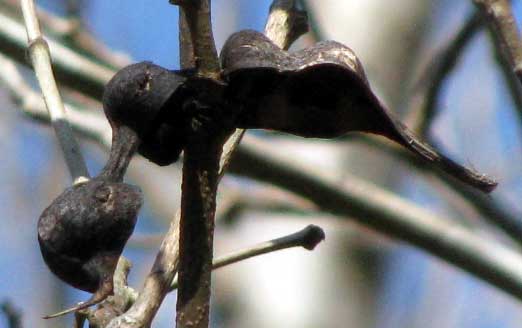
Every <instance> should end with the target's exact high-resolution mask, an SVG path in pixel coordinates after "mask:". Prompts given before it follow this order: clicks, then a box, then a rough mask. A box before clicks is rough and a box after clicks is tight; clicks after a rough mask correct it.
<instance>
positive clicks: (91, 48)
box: [0, 0, 130, 68]
mask: <svg viewBox="0 0 522 328" xmlns="http://www.w3.org/2000/svg"><path fill="white" fill-rule="evenodd" d="M70 3H71V2H70V1H69V2H68V3H67V7H68V8H67V11H68V13H69V17H60V16H57V15H54V14H53V13H51V12H49V11H47V10H45V9H43V8H41V7H39V6H37V7H36V14H37V17H38V20H39V21H40V23H41V26H42V28H43V29H44V31H46V32H47V33H50V34H51V35H52V36H54V37H56V38H59V39H62V40H63V41H64V43H66V44H67V46H70V47H71V48H73V49H75V50H78V51H79V52H81V53H82V54H84V55H87V56H89V57H91V58H95V59H96V60H98V61H100V62H102V63H104V64H106V65H108V66H110V67H112V68H117V67H120V66H125V65H127V64H129V63H130V58H129V57H128V56H126V55H125V54H123V53H119V52H114V51H111V50H110V49H109V48H108V47H107V46H106V45H105V44H104V43H102V42H100V41H99V40H98V39H96V37H94V36H93V35H92V34H91V33H90V32H89V31H88V30H87V27H86V26H85V24H84V23H83V21H82V19H81V17H79V15H78V9H79V8H78V5H75V4H72V5H70ZM0 6H2V8H5V9H6V12H8V13H9V14H11V15H12V16H13V17H15V18H17V19H18V17H20V16H21V12H20V11H19V9H20V7H19V0H3V1H1V2H0ZM71 6H75V8H72V7H71ZM20 18H21V17H20Z"/></svg>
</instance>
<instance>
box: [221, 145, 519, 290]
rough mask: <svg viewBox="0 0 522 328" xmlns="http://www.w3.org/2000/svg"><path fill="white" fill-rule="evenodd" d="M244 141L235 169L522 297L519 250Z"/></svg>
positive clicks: (354, 180) (359, 183) (355, 181)
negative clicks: (332, 179)
mask: <svg viewBox="0 0 522 328" xmlns="http://www.w3.org/2000/svg"><path fill="white" fill-rule="evenodd" d="M245 141H246V140H245ZM247 145H248V146H249V147H248V148H247ZM242 146H243V147H242V148H241V151H238V152H237V153H236V157H235V158H234V160H233V161H232V163H231V166H230V171H231V172H232V173H235V174H240V175H244V176H247V177H251V178H254V179H259V180H262V181H264V182H269V183H273V184H275V185H278V186H280V187H282V188H285V189H287V190H290V191H292V192H294V193H296V194H298V195H301V196H303V197H306V198H308V199H310V200H311V201H312V202H314V203H315V204H316V205H318V206H319V207H320V208H321V209H322V210H324V211H326V212H329V213H332V214H334V215H339V216H343V217H351V218H352V219H354V220H356V221H357V222H360V223H361V224H364V225H367V226H370V227H372V228H374V229H376V230H378V231H380V232H382V233H385V234H387V235H389V236H393V237H395V238H399V239H402V240H405V241H407V242H409V243H411V244H413V245H415V246H417V247H419V248H421V249H423V250H425V251H427V252H429V253H431V254H433V255H435V256H437V257H439V258H441V259H443V260H445V261H447V262H450V263H452V264H454V265H456V266H458V267H460V268H462V269H464V270H466V271H468V272H470V273H472V274H474V275H475V276H477V277H479V278H481V279H483V280H485V281H488V282H489V283H491V284H493V285H495V286H497V287H498V288H500V289H502V290H504V291H505V292H507V293H509V294H511V295H513V296H515V297H517V298H519V299H522V256H521V255H519V254H518V253H516V252H514V251H511V250H510V249H507V248H504V247H502V246H501V245H500V244H498V243H496V242H492V241H489V240H487V239H484V238H482V237H479V236H478V235H475V234H473V233H472V232H470V231H468V230H467V229H464V228H462V227H460V226H458V225H457V224H456V223H455V222H451V221H449V220H447V219H443V218H440V217H438V216H436V215H434V214H431V213H429V212H427V211H426V210H424V209H422V208H419V207H417V206H415V205H413V204H410V203H408V202H407V201H405V200H403V199H401V198H400V197H398V196H396V195H393V194H392V193H390V192H387V191H384V190H382V189H379V188H378V187H376V186H373V185H371V184H369V183H367V182H364V181H361V180H359V179H358V178H356V177H354V176H352V177H349V178H347V180H348V181H349V182H348V183H347V184H346V185H344V186H339V185H336V184H334V183H330V182H328V179H327V178H326V177H323V176H321V174H320V173H319V172H317V169H315V168H313V167H308V166H306V163H299V164H300V165H299V167H298V166H297V165H296V164H295V161H292V160H291V159H288V158H287V159H286V160H283V159H282V158H281V156H275V155H273V151H270V147H269V146H268V145H263V144H261V143H260V142H256V146H255V147H252V145H251V144H249V143H245V142H243V143H242ZM307 172H313V173H307Z"/></svg>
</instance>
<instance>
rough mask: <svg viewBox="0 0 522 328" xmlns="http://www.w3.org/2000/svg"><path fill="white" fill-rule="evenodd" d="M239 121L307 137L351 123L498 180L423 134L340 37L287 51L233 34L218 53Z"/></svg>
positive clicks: (466, 173) (461, 175) (454, 167)
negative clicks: (399, 115) (385, 100)
mask: <svg viewBox="0 0 522 328" xmlns="http://www.w3.org/2000/svg"><path fill="white" fill-rule="evenodd" d="M220 59H221V63H222V67H223V69H224V73H223V75H224V77H225V80H226V81H227V82H228V84H229V85H228V88H227V99H228V102H229V104H230V106H231V107H234V108H235V109H236V110H237V111H238V112H239V114H238V116H237V127H241V128H254V129H269V130H276V131H280V132H286V133H291V134H294V135H298V136H302V137H313V138H334V137H338V136H341V135H344V134H346V133H348V132H350V131H360V132H368V133H374V134H378V135H382V136H384V137H386V138H388V139H391V140H393V141H395V142H397V143H399V144H400V145H402V146H404V147H406V148H407V149H409V150H411V151H412V152H414V153H415V154H417V155H419V156H421V157H422V158H423V159H425V160H426V161H429V162H431V163H434V164H435V165H437V166H439V167H440V168H441V169H442V170H444V171H446V172H447V173H449V174H451V175H453V176H455V177H456V178H457V179H459V180H461V181H463V182H465V183H468V184H470V185H472V186H474V187H476V188H479V189H481V190H483V191H486V192H489V191H491V190H493V189H494V188H495V186H496V182H495V181H493V180H491V179H489V178H487V177H485V176H484V175H481V174H478V173H476V172H473V171H472V170H470V169H467V168H465V167H462V166H460V165H458V164H457V163H455V162H453V161H452V160H450V159H449V158H447V157H445V156H443V155H441V154H439V153H437V152H436V151H435V150H434V149H432V148H431V147H430V146H428V145H426V144H425V143H423V142H421V141H420V140H418V139H417V138H416V137H415V136H414V135H413V134H412V133H411V132H410V131H409V130H408V129H407V128H406V127H405V126H404V125H403V124H402V123H401V122H399V121H398V120H397V119H396V118H395V117H394V116H393V114H392V113H390V112H389V111H388V110H387V108H386V107H385V106H384V105H383V104H382V103H381V102H380V101H379V99H378V98H377V97H376V96H375V94H374V93H373V92H372V90H371V89H370V85H369V83H368V80H367V79H366V75H365V73H364V69H363V67H362V65H361V63H360V61H359V60H358V58H357V56H356V55H355V54H354V53H353V51H352V50H351V49H350V48H348V47H346V46H344V45H342V44H340V43H338V42H335V41H325V42H320V43H317V44H316V45H314V46H313V47H311V48H307V49H303V50H300V51H297V52H295V53H288V52H286V51H283V50H281V49H280V48H279V47H277V46H276V45H275V44H273V43H272V42H271V41H270V40H269V39H268V38H267V37H266V36H264V35H263V34H261V33H258V32H255V31H250V30H246V31H241V32H238V33H235V34H233V35H232V36H230V37H229V39H228V40H227V42H226V43H225V45H224V47H223V50H222V51H221V55H220Z"/></svg>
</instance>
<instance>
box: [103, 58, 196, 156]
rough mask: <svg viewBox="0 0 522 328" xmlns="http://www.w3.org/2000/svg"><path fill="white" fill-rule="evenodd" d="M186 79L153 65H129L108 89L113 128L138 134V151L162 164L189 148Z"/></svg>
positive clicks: (108, 112) (106, 95)
mask: <svg viewBox="0 0 522 328" xmlns="http://www.w3.org/2000/svg"><path fill="white" fill-rule="evenodd" d="M185 80H186V78H185V77H184V76H183V75H182V74H181V73H179V72H174V71H170V70H167V69H165V68H163V67H161V66H158V65H154V64H153V63H151V62H141V63H137V64H132V65H129V66H127V67H125V68H123V69H121V70H120V71H118V73H116V75H115V76H114V77H113V78H112V79H111V80H110V81H109V83H108V84H107V86H106V87H105V92H104V95H103V108H104V111H105V115H106V116H107V119H108V120H109V123H110V124H111V127H112V129H113V142H115V139H116V138H118V134H119V130H120V128H121V127H128V128H129V129H130V130H132V131H134V133H135V136H136V137H137V138H138V139H139V145H138V152H139V153H140V154H141V155H143V156H144V157H146V158H147V159H149V160H150V161H152V162H154V163H156V164H158V165H169V164H171V163H173V162H174V161H176V160H177V159H178V157H179V155H180V153H181V151H182V149H183V147H184V145H185V132H184V128H185V127H186V125H187V123H186V121H187V120H186V118H185V117H184V115H183V112H182V110H181V107H182V105H181V104H182V99H184V96H183V91H182V89H183V87H182V86H183V84H184V82H185Z"/></svg>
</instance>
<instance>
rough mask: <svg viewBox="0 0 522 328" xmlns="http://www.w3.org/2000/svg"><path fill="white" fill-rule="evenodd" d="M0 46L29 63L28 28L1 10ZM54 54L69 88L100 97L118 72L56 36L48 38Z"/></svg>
mask: <svg viewBox="0 0 522 328" xmlns="http://www.w3.org/2000/svg"><path fill="white" fill-rule="evenodd" d="M0 21H1V22H2V24H0V45H1V46H0V47H1V50H2V52H3V53H4V54H5V55H7V56H9V57H11V58H13V59H15V60H17V61H18V62H19V63H21V64H24V65H27V62H26V57H25V54H26V53H25V51H26V47H27V36H26V32H25V28H24V26H23V25H22V24H20V23H18V22H17V21H16V20H14V19H12V18H10V17H8V16H6V15H4V14H2V13H0ZM47 42H48V44H49V48H50V49H51V51H52V53H53V64H54V70H55V73H56V77H57V78H58V80H59V81H60V82H61V83H63V84H66V85H67V86H68V87H70V88H73V89H76V90H79V91H81V92H83V93H85V94H87V95H89V96H91V97H93V98H96V99H101V97H102V94H103V88H104V86H105V83H107V82H108V81H109V79H110V78H111V77H112V76H113V75H114V74H115V71H114V70H111V69H109V68H106V67H104V66H102V65H100V64H97V63H95V62H94V61H92V60H90V59H88V58H86V57H85V56H82V55H80V54H78V53H77V52H75V51H73V50H71V49H70V48H67V47H65V46H64V45H63V44H61V43H60V42H58V41H56V40H55V39H53V38H49V37H48V38H47Z"/></svg>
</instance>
